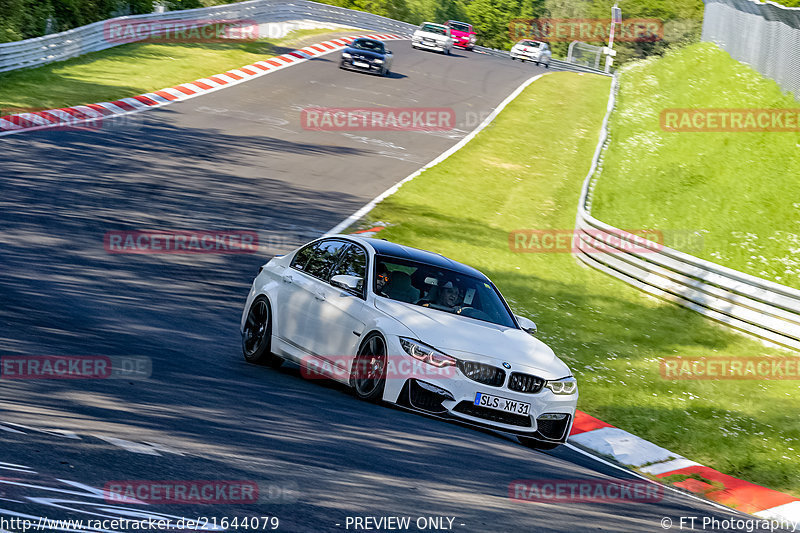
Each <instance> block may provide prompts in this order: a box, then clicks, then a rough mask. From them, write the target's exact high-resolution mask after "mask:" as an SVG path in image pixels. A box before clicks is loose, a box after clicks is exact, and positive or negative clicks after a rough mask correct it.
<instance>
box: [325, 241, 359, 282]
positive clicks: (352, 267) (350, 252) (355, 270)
mask: <svg viewBox="0 0 800 533" xmlns="http://www.w3.org/2000/svg"><path fill="white" fill-rule="evenodd" d="M339 274H346V275H348V276H357V277H359V278H361V279H362V280H364V281H362V282H361V289H362V291H363V288H364V286H365V281H366V278H367V254H366V252H365V251H364V250H363V249H361V247H360V246H356V245H352V246H350V247H349V248H348V249H347V251H346V252H344V254H343V255H342V260H341V261H339V264H338V265H337V266H336V268H335V270H334V271H333V272H332V273H331V277H333V276H336V275H339Z"/></svg>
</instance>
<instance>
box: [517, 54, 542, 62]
mask: <svg viewBox="0 0 800 533" xmlns="http://www.w3.org/2000/svg"><path fill="white" fill-rule="evenodd" d="M511 57H513V58H514V59H524V60H525V61H541V58H540V57H539V54H537V53H535V52H511Z"/></svg>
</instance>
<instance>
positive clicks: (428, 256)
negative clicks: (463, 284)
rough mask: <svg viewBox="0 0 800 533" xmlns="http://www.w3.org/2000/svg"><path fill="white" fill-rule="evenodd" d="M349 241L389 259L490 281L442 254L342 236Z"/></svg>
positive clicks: (355, 236) (379, 241)
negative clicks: (422, 264) (420, 264)
mask: <svg viewBox="0 0 800 533" xmlns="http://www.w3.org/2000/svg"><path fill="white" fill-rule="evenodd" d="M342 237H347V238H348V239H349V240H353V241H356V242H359V243H361V244H363V245H366V246H370V247H371V248H372V249H373V250H375V253H376V254H378V255H384V256H387V257H395V258H397V259H406V260H409V261H416V262H418V263H425V264H428V265H433V266H437V267H439V268H446V269H447V270H452V271H453V272H457V273H459V274H464V275H467V276H473V277H476V278H479V279H482V280H486V281H489V278H487V277H486V275H484V274H483V273H482V272H481V271H479V270H477V269H474V268H472V267H471V266H468V265H465V264H463V263H459V262H458V261H453V260H452V259H449V258H447V257H445V256H443V255H441V254H437V253H434V252H429V251H427V250H420V249H419V248H412V247H411V246H404V245H402V244H397V243H394V242H390V241H387V240H384V239H378V238H374V237H372V238H368V239H367V238H364V237H359V236H357V235H342Z"/></svg>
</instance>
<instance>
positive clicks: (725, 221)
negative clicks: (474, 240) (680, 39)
mask: <svg viewBox="0 0 800 533" xmlns="http://www.w3.org/2000/svg"><path fill="white" fill-rule="evenodd" d="M617 104H618V107H617V110H616V111H615V112H614V114H613V116H612V120H611V138H612V141H613V142H612V143H611V145H610V146H609V149H608V151H607V153H606V155H605V157H604V168H603V171H602V174H601V175H600V177H599V180H598V183H597V188H596V190H595V195H594V199H593V204H592V214H593V215H594V216H596V217H597V218H599V219H600V220H602V221H604V222H608V223H609V224H612V225H614V226H617V227H621V228H648V229H658V230H688V231H690V232H696V233H698V234H699V235H701V236H702V240H701V241H698V242H697V243H698V244H699V243H702V246H701V247H696V246H686V245H683V244H677V245H676V246H674V247H676V248H678V249H683V250H685V251H687V252H689V253H691V254H693V255H696V256H699V257H702V258H704V259H708V260H710V261H714V262H716V263H719V264H722V265H725V266H728V267H731V268H734V269H736V270H741V271H743V272H747V273H749V274H753V275H755V276H759V277H763V278H767V279H771V280H773V281H777V282H779V283H782V284H785V285H789V286H792V287H795V288H800V180H798V176H799V175H800V133H797V132H788V133H783V132H736V133H716V132H714V133H693V132H666V131H662V130H661V128H660V124H659V115H660V112H661V110H662V109H665V108H794V109H796V108H800V103H798V102H797V101H796V100H795V99H794V98H793V97H792V96H791V95H788V94H783V93H782V92H781V90H780V88H779V87H778V85H777V84H776V83H775V82H774V81H771V80H768V79H766V78H764V77H762V76H761V75H760V74H758V73H757V72H756V71H754V70H753V69H751V68H750V67H748V66H746V65H743V64H741V63H739V62H738V61H735V60H733V59H732V58H731V57H730V56H729V55H728V54H727V53H726V52H724V51H722V50H720V49H719V48H717V47H716V46H715V45H713V44H710V43H702V44H696V45H692V46H688V47H686V48H682V49H678V50H674V51H672V52H670V53H668V54H667V55H666V56H665V57H664V58H662V59H656V58H653V59H649V60H646V61H643V62H639V63H636V64H634V65H632V66H630V67H627V68H625V69H623V72H622V75H621V85H620V92H619V100H618V102H617ZM667 244H668V245H669V241H667Z"/></svg>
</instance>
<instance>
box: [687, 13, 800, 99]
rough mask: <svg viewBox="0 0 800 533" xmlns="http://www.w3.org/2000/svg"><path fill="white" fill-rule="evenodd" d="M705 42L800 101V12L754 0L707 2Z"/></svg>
mask: <svg viewBox="0 0 800 533" xmlns="http://www.w3.org/2000/svg"><path fill="white" fill-rule="evenodd" d="M704 1H705V16H704V18H703V37H702V39H703V41H708V42H712V43H716V44H717V45H718V46H719V47H720V48H722V49H723V50H725V51H726V52H728V53H729V54H730V55H731V57H733V58H734V59H736V60H738V61H741V62H742V63H747V64H748V65H750V66H751V67H753V68H754V69H756V70H757V71H758V72H760V73H761V74H762V75H764V76H766V77H768V78H772V79H773V80H775V81H776V82H778V84H779V85H780V86H781V87H782V88H783V89H784V90H786V91H790V92H791V93H793V94H794V96H795V98H798V99H800V8H796V7H795V8H788V7H783V6H780V5H778V4H775V3H773V2H765V3H760V2H756V1H755V0H704Z"/></svg>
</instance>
